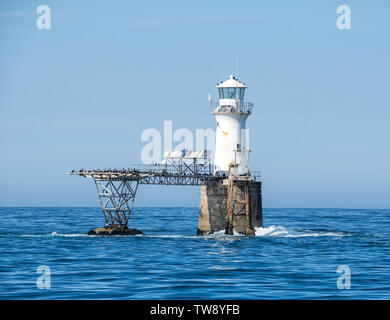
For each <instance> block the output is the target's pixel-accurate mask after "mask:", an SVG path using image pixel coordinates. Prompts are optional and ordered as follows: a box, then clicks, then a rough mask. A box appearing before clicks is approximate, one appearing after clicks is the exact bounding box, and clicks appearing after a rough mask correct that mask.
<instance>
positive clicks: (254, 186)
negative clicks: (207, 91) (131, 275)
mask: <svg viewBox="0 0 390 320" xmlns="http://www.w3.org/2000/svg"><path fill="white" fill-rule="evenodd" d="M246 88H247V87H246V85H245V84H244V83H242V82H240V81H238V79H236V78H235V77H234V76H233V75H230V77H229V79H228V80H226V81H224V82H221V83H219V84H218V85H217V89H218V97H219V101H218V102H217V104H216V108H215V110H214V111H213V115H214V116H215V119H216V121H217V131H216V141H215V155H214V176H215V177H220V179H218V180H216V181H214V182H212V183H207V184H204V185H201V187H200V201H199V219H198V229H197V234H198V235H207V234H211V233H213V232H217V231H220V230H225V233H226V234H234V233H235V232H237V233H240V234H245V235H254V234H255V230H256V228H258V227H262V226H263V207H262V199H261V181H260V180H259V178H258V177H257V178H256V177H255V175H254V172H251V171H250V170H249V152H250V150H249V134H248V130H247V129H246V120H247V118H248V117H249V116H250V115H251V114H252V109H253V106H254V105H253V103H249V102H245V101H244V96H245V90H246Z"/></svg>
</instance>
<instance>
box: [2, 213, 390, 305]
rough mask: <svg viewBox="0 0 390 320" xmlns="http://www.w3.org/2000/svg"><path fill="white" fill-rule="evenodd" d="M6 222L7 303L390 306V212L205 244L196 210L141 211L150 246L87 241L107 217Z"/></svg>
mask: <svg viewBox="0 0 390 320" xmlns="http://www.w3.org/2000/svg"><path fill="white" fill-rule="evenodd" d="M0 216H1V224H0V299H389V298H390V210H358V209H353V210H352V209H264V212H263V218H264V228H259V229H257V230H256V236H253V237H245V236H241V235H234V236H226V235H224V234H223V231H222V232H217V233H215V234H213V235H210V236H205V237H202V236H196V235H195V233H196V228H197V220H198V209H197V208H134V209H133V212H132V217H131V218H130V224H129V227H131V228H137V229H140V230H142V231H143V232H144V233H145V235H141V236H114V237H96V236H87V235H86V233H87V232H88V231H89V230H90V229H92V228H94V227H98V226H103V225H104V222H103V216H102V213H101V211H100V209H99V208H0ZM42 270H43V271H42ZM337 271H339V272H337ZM49 275H50V276H49ZM42 277H44V281H43V280H42V279H43V278H42Z"/></svg>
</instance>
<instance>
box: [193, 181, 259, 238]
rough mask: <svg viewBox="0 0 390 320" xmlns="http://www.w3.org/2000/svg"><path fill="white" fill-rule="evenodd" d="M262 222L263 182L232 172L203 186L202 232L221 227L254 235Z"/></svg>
mask: <svg viewBox="0 0 390 320" xmlns="http://www.w3.org/2000/svg"><path fill="white" fill-rule="evenodd" d="M262 226H263V214H262V202H261V182H259V181H254V180H251V179H250V177H247V176H244V177H242V176H238V177H237V176H236V177H234V176H233V177H231V176H229V178H228V179H224V180H220V181H217V182H215V183H212V184H208V185H202V186H201V187H200V201H199V220H198V229H197V234H198V235H208V234H211V233H214V232H216V231H220V230H225V233H226V234H233V233H234V232H237V233H241V234H245V235H254V234H255V228H256V227H262Z"/></svg>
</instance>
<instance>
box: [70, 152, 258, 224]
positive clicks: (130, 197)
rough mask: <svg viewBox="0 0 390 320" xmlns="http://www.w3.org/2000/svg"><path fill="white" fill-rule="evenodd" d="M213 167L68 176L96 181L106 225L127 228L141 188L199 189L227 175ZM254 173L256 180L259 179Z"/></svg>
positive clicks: (182, 164) (185, 165)
mask: <svg viewBox="0 0 390 320" xmlns="http://www.w3.org/2000/svg"><path fill="white" fill-rule="evenodd" d="M212 170H213V166H212V165H210V164H208V163H207V162H206V161H204V162H199V159H193V161H192V163H188V162H184V161H178V162H172V163H170V164H169V165H168V164H164V165H148V166H145V165H143V166H134V167H133V168H132V169H120V170H118V169H103V170H100V169H98V170H84V169H81V170H78V171H76V170H73V171H71V172H69V173H68V174H69V175H75V176H81V177H85V178H92V179H93V180H94V181H95V185H96V189H97V192H98V198H99V202H100V206H101V208H102V212H103V216H104V220H105V223H106V225H120V226H126V227H127V224H128V221H129V218H130V213H131V210H132V208H133V204H134V200H135V195H136V193H137V189H138V185H140V184H154V185H157V184H158V185H178V186H200V185H202V184H210V183H213V182H216V181H218V180H220V179H225V178H226V176H225V175H215V174H214V172H213V171H212ZM259 177H260V176H259V174H258V173H255V172H254V173H253V177H252V178H253V179H255V180H256V179H259Z"/></svg>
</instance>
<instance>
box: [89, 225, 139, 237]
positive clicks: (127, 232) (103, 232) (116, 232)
mask: <svg viewBox="0 0 390 320" xmlns="http://www.w3.org/2000/svg"><path fill="white" fill-rule="evenodd" d="M137 234H143V233H142V231H140V230H137V229H129V228H127V227H121V226H104V227H100V228H95V229H92V230H90V231H89V232H88V235H89V236H135V235H137Z"/></svg>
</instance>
